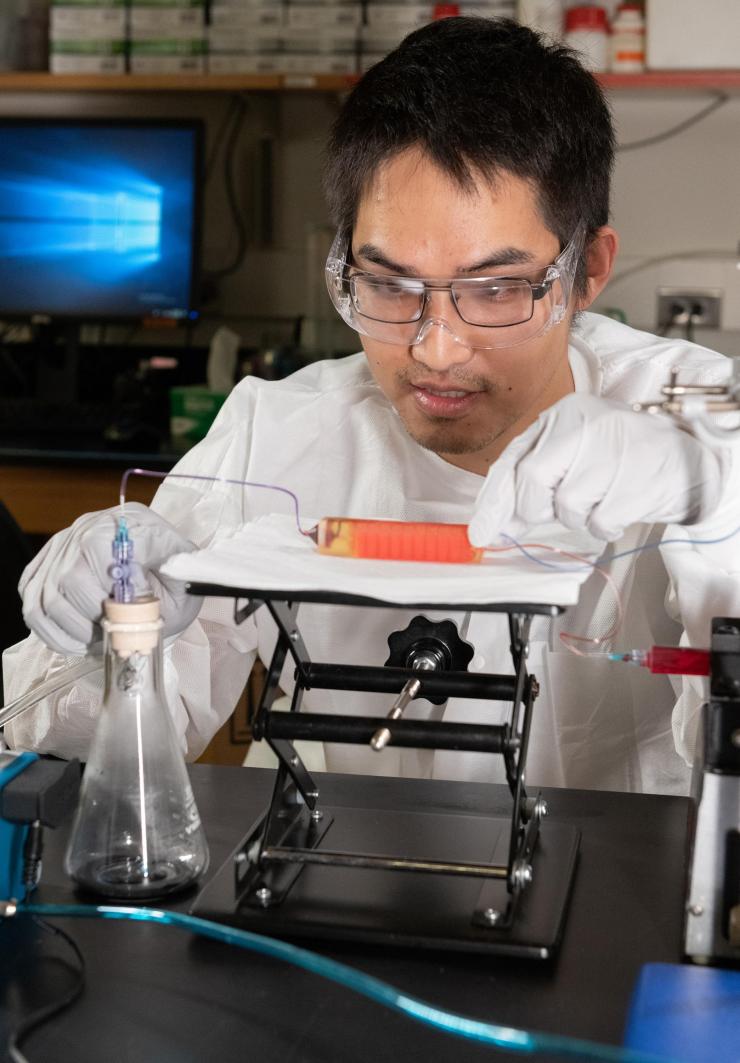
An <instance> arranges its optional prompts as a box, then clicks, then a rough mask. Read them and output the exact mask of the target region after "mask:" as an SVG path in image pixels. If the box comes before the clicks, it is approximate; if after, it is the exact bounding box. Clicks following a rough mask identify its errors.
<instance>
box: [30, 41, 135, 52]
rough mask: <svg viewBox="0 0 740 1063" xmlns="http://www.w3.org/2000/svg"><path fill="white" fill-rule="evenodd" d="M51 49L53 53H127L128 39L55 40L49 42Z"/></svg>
mask: <svg viewBox="0 0 740 1063" xmlns="http://www.w3.org/2000/svg"><path fill="white" fill-rule="evenodd" d="M49 51H50V52H51V53H52V55H125V53H126V41H124V40H116V41H106V40H103V41H99V40H92V41H86V40H82V41H79V40H78V41H67V40H61V41H60V40H54V41H50V42H49Z"/></svg>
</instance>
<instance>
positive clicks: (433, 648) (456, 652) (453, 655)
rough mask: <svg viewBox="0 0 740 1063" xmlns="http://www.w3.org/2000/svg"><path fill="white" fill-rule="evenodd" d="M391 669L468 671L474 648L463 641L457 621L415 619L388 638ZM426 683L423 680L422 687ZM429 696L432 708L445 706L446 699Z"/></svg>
mask: <svg viewBox="0 0 740 1063" xmlns="http://www.w3.org/2000/svg"><path fill="white" fill-rule="evenodd" d="M388 649H389V650H390V656H389V657H388V660H387V661H386V662H385V663H386V665H388V666H390V667H391V668H414V669H417V670H418V671H420V672H423V671H432V670H433V671H444V672H467V670H468V665H469V664H470V662H471V660H472V659H473V655H474V653H475V649H474V647H473V646H471V644H470V643H469V642H465V641H464V640H463V639H461V638H460V635H459V634H458V630H457V624H456V623H455V622H454V620H429V619H428V618H427V617H425V616H415V617H414V619H413V620H412V621H411V623H410V624H409V625H408V627H406V628H404V630H403V631H394V632H393V634H392V635H390V636H389V637H388ZM423 682H424V680H423V679H422V684H423ZM420 697H426V699H427V701H430V702H431V703H432V705H442V704H444V702H445V701H446V700H447V699H446V698H444V697H437V698H430V697H429V696H428V695H426V694H422V695H420Z"/></svg>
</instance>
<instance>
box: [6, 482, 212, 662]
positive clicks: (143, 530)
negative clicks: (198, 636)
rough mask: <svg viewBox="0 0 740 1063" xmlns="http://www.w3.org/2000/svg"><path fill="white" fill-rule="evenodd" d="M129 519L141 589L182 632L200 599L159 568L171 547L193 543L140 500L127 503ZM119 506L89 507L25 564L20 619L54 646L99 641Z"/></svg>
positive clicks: (83, 646)
mask: <svg viewBox="0 0 740 1063" xmlns="http://www.w3.org/2000/svg"><path fill="white" fill-rule="evenodd" d="M124 512H125V516H126V522H127V524H128V529H129V534H130V536H131V539H132V541H133V544H134V562H135V565H134V572H135V575H134V586H135V592H136V594H155V595H156V596H157V597H158V598H159V600H160V609H161V616H162V620H163V622H164V627H163V634H164V635H165V636H172V635H179V634H180V632H182V631H184V630H185V628H186V627H188V626H189V625H190V624H191V623H192V622H193V620H195V618H196V617H197V615H198V611H199V610H200V606H201V602H202V599H201V598H197V597H195V596H193V595H190V594H187V593H186V592H185V584H184V583H181V582H180V581H178V580H171V579H167V578H166V577H164V576H160V575H158V569H159V567H160V565H162V564H164V562H165V561H166V560H167V559H168V558H169V557H171V556H172V555H173V554H180V553H187V552H190V551H191V550H194V549H195V547H194V546H193V544H192V543H191V542H189V541H188V540H187V539H185V538H183V536H182V535H181V534H180V533H179V532H178V531H177V529H176V528H174V527H173V526H172V525H171V524H169V523H168V522H167V521H166V520H164V519H163V518H162V517H160V516H158V515H157V514H156V513H155V512H153V511H152V510H151V509H149V508H148V506H144V505H141V504H140V503H138V502H127V503H126V507H125V511H124ZM120 515H121V509H120V507H119V506H115V507H114V508H112V509H107V510H103V511H102V512H99V513H88V514H86V515H85V516H83V517H80V518H79V519H78V520H76V521H75V523H74V524H73V525H72V526H71V527H70V528H66V529H65V530H64V531H61V532H58V533H57V534H56V535H54V536H53V537H52V538H51V539H50V540H49V542H48V543H47V544H46V545H45V546H44V548H43V549H42V550H41V551H40V552H39V553H38V554H37V556H36V557H35V558H34V559H33V561H31V563H30V564H29V565H28V566H27V567H26V569H25V571H24V573H23V575H22V576H21V580H20V583H19V584H18V590H19V592H20V594H21V597H22V598H23V618H24V620H25V622H26V624H27V626H28V627H29V628H30V629H31V631H33V632H35V633H36V634H37V635H38V637H39V638H40V639H41V640H42V641H43V642H45V643H46V645H47V646H49V647H50V648H51V649H52V650H56V651H57V652H58V653H62V654H65V655H67V654H75V655H82V654H84V653H85V652H86V651H87V650H88V648H89V647H90V646H91V645H92V644H93V643H94V642H97V641H99V640H100V638H101V631H100V627H99V622H100V618H101V615H102V611H103V600H104V599H105V598H108V597H109V596H110V592H111V586H112V583H113V578H112V576H111V573H110V570H111V566H112V564H113V556H112V552H111V543H112V541H113V538H114V536H115V534H116V528H117V526H118V518H119V516H120Z"/></svg>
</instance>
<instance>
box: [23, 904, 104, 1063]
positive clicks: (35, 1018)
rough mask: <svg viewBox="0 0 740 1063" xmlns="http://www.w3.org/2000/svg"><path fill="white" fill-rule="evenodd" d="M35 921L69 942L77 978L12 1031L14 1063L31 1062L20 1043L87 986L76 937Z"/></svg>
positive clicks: (74, 999)
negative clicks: (74, 958) (62, 992)
mask: <svg viewBox="0 0 740 1063" xmlns="http://www.w3.org/2000/svg"><path fill="white" fill-rule="evenodd" d="M38 907H40V908H43V907H44V906H43V905H39V906H38ZM34 922H35V923H36V924H37V925H38V926H40V927H41V928H42V929H43V930H47V931H49V932H50V933H52V934H55V935H56V936H57V937H60V938H61V939H62V940H63V941H65V942H66V943H67V945H68V946H69V947H70V949H71V950H72V952H73V953H74V954H75V957H76V959H77V971H76V972H75V973H76V974H77V978H76V980H75V984H74V985H73V986H72V988H71V989H69V990H68V991H67V992H66V993H64V995H63V996H61V997H59V998H58V999H57V1000H54V1001H52V1002H51V1003H50V1004H46V1005H44V1007H42V1008H38V1009H37V1010H36V1011H33V1012H31V1014H30V1015H28V1016H27V1017H26V1018H25V1019H22V1020H21V1022H19V1023H18V1025H17V1026H15V1027H14V1028H13V1029H12V1030H11V1031H10V1034H9V1035H8V1042H7V1054H8V1057H9V1058H10V1059H11V1060H12V1063H29V1061H28V1057H27V1056H25V1055H24V1054H23V1052H21V1050H20V1045H21V1044H22V1043H23V1041H25V1039H26V1038H27V1037H28V1036H29V1034H31V1033H32V1032H33V1031H34V1030H35V1029H37V1028H38V1027H39V1026H41V1025H43V1023H45V1022H48V1021H49V1019H53V1018H54V1016H55V1015H58V1014H59V1013H60V1012H62V1011H65V1010H66V1008H68V1007H70V1006H71V1005H72V1004H74V1002H75V1001H76V1000H77V999H78V997H79V996H80V995H81V994H82V991H83V989H84V988H85V957H84V956H83V955H82V953H81V952H80V949H79V946H78V944H77V942H76V941H75V940H74V938H72V937H71V936H70V935H69V934H68V933H66V931H64V930H62V929H61V927H58V926H52V924H51V923H47V922H46V920H45V919H41V918H36V917H34Z"/></svg>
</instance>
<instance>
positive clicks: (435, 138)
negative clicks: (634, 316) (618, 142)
mask: <svg viewBox="0 0 740 1063" xmlns="http://www.w3.org/2000/svg"><path fill="white" fill-rule="evenodd" d="M414 145H416V146H418V147H419V148H421V149H422V150H423V151H424V152H425V153H426V154H427V155H428V156H429V157H430V158H431V159H432V160H434V162H435V163H436V164H437V165H438V166H439V167H441V169H442V170H444V171H445V172H446V173H448V174H450V175H451V176H452V177H454V178H455V179H456V180H457V181H458V182H459V183H460V185H461V186H462V187H463V188H470V187H472V174H471V171H472V170H479V171H480V172H482V173H483V174H486V175H488V176H490V177H491V178H492V179H495V177H496V174H497V173H499V172H502V171H508V172H509V173H512V174H514V175H516V176H517V177H521V178H525V179H529V180H531V181H532V182H533V183H534V185H535V187H536V188H537V190H538V200H539V204H538V205H539V209H540V212H541V214H542V217H543V220H544V222H545V224H546V225H547V227H548V228H549V229H550V230H551V231H552V232H553V233H555V235H556V236H557V237H558V239H559V240H560V243H561V247H564V246H565V244H566V243H567V242H568V240H569V239H570V238H571V236H572V235H573V232H574V230H575V228H576V226H577V224H578V222H579V221H580V220H581V219H582V220H583V221H584V223H585V225H586V231H587V233H589V234H591V233H593V232H594V231H595V230H596V229H597V228H599V226H601V225H605V224H606V222H607V220H608V216H609V183H610V176H611V169H612V164H613V159H614V132H613V128H612V122H611V115H610V113H609V108H608V105H607V103H606V100H605V99H604V96H603V93H602V92H601V89H600V88H599V86H598V84H597V82H596V80H595V78H593V77H592V76H591V74H589V73H588V71H586V70H585V69H584V68H583V67H582V66H581V64H580V63H579V62H578V60H577V58H576V56H575V54H574V53H573V52H571V51H570V50H569V49H568V48H565V47H562V46H560V45H558V44H554V43H548V42H547V41H546V40H545V39H544V38H542V37H540V36H539V35H538V34H537V33H535V32H533V31H532V30H530V29H528V28H527V27H526V26H520V25H519V24H518V23H516V22H513V21H512V20H510V19H486V18H466V17H459V16H458V17H454V18H446V19H441V20H439V21H437V22H432V23H430V24H429V25H427V26H424V27H423V28H422V29H419V30H416V31H415V32H414V33H411V34H410V35H409V36H408V37H406V38H405V40H403V41H402V43H401V44H400V45H399V46H398V48H396V49H395V51H393V52H391V53H390V55H388V56H386V57H385V59H383V60H381V61H380V62H379V63H377V64H376V65H375V66H373V67H371V69H370V70H369V71H368V72H367V74H365V76H364V77H363V78H362V80H361V81H360V82H359V83H358V84H357V85H356V86H355V88H354V89H353V91H352V92H351V93H350V95H349V97H348V98H347V101H346V103H345V104H344V106H343V107H342V110H341V111H340V113H339V116H338V117H337V119H336V121H335V123H334V126H333V129H332V133H331V137H330V139H329V143H328V145H327V150H326V155H325V167H324V189H325V193H326V198H327V203H328V206H329V211H330V214H331V217H332V220H333V221H334V223H335V224H336V225H337V226H338V227H340V228H342V229H344V230H346V231H350V230H351V229H352V226H353V225H354V222H355V219H356V215H357V210H358V207H359V203H360V200H361V198H362V196H363V194H364V192H365V191H366V189H367V186H368V184H369V183H370V182H371V181H372V179H373V178H374V177H375V175H376V173H377V171H378V168H379V167H380V166H381V165H382V163H383V162H385V161H386V160H387V159H389V158H391V157H392V156H394V155H396V154H398V153H399V152H401V151H404V150H405V149H407V148H410V147H412V146H414ZM579 272H580V271H579ZM579 280H580V281H581V283H580V284H579V285H578V287H579V288H581V290H582V284H583V278H582V277H581V278H579Z"/></svg>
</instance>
